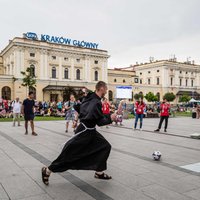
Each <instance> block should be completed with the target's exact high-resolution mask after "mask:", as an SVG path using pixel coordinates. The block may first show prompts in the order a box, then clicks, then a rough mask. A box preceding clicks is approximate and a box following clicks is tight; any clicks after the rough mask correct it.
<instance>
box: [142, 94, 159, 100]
mask: <svg viewBox="0 0 200 200" xmlns="http://www.w3.org/2000/svg"><path fill="white" fill-rule="evenodd" d="M144 97H145V99H146V100H147V101H148V102H155V101H158V97H157V96H156V95H154V94H153V93H152V92H149V93H147V94H146V95H145V96H144Z"/></svg>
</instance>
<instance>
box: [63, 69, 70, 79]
mask: <svg viewBox="0 0 200 200" xmlns="http://www.w3.org/2000/svg"><path fill="white" fill-rule="evenodd" d="M64 78H65V79H68V78H69V71H68V69H67V68H65V71H64Z"/></svg>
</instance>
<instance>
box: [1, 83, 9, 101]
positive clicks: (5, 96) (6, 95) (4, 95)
mask: <svg viewBox="0 0 200 200" xmlns="http://www.w3.org/2000/svg"><path fill="white" fill-rule="evenodd" d="M1 95H2V96H1V97H2V98H3V99H5V100H11V89H10V87H8V86H5V87H3V88H2V90H1Z"/></svg>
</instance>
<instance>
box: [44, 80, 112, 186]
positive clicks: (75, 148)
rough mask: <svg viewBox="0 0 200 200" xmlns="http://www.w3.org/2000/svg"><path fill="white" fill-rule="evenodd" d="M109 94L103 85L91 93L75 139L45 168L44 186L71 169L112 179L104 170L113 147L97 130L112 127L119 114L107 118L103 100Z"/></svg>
mask: <svg viewBox="0 0 200 200" xmlns="http://www.w3.org/2000/svg"><path fill="white" fill-rule="evenodd" d="M106 93H107V85H106V83H105V82H103V81H99V82H98V83H97V84H96V91H95V92H94V93H88V95H87V96H86V97H85V98H84V100H83V102H82V103H81V104H80V105H79V106H80V107H79V108H75V109H76V110H77V111H78V112H79V118H80V124H79V126H78V127H77V129H76V132H75V135H74V137H72V138H71V139H70V140H69V141H68V142H67V143H66V144H65V146H64V148H63V150H62V152H61V154H60V155H59V156H58V158H57V159H56V160H54V161H53V162H52V163H51V165H50V166H49V167H43V168H42V180H43V183H44V184H46V185H48V184H49V176H50V174H51V172H53V173H56V172H64V171H66V170H69V169H74V170H75V169H76V170H94V171H96V172H95V175H94V177H95V178H98V179H106V180H108V179H111V176H109V175H107V174H106V173H105V172H104V170H106V169H107V159H108V156H109V154H110V150H111V145H110V144H109V142H108V141H107V140H106V139H105V138H104V137H103V136H102V135H101V134H100V133H99V132H97V130H96V128H95V126H96V125H98V126H104V125H107V124H111V123H112V121H113V120H115V118H116V114H112V115H109V116H104V115H103V113H102V104H101V98H103V97H104V96H105V94H106Z"/></svg>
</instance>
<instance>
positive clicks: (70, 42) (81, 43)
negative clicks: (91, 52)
mask: <svg viewBox="0 0 200 200" xmlns="http://www.w3.org/2000/svg"><path fill="white" fill-rule="evenodd" d="M24 36H25V37H26V38H27V39H31V40H40V41H44V42H50V43H57V44H66V45H73V46H77V47H83V48H91V49H98V46H99V44H97V43H93V42H87V41H84V40H82V41H79V40H72V39H69V38H65V37H57V36H50V35H45V34H41V35H40V39H38V36H37V34H36V33H32V32H27V33H26V34H24Z"/></svg>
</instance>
